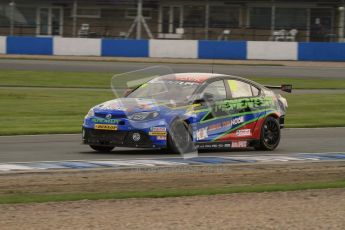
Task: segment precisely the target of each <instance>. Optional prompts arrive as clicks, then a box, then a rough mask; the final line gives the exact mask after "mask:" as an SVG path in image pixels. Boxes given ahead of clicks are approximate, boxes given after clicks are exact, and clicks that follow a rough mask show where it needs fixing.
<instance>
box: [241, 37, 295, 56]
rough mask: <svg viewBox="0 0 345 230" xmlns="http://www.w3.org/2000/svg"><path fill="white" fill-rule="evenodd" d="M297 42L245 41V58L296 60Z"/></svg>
mask: <svg viewBox="0 0 345 230" xmlns="http://www.w3.org/2000/svg"><path fill="white" fill-rule="evenodd" d="M297 46H298V43H297V42H257V41H255V42H247V59H256V60H297V53H298V52H297V50H298V49H297Z"/></svg>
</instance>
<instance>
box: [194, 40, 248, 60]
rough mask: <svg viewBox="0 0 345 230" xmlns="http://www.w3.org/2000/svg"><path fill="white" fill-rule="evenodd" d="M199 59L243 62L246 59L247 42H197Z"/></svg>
mask: <svg viewBox="0 0 345 230" xmlns="http://www.w3.org/2000/svg"><path fill="white" fill-rule="evenodd" d="M199 58H203V59H235V60H245V59H246V58H247V42H245V41H199Z"/></svg>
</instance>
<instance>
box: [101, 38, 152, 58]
mask: <svg viewBox="0 0 345 230" xmlns="http://www.w3.org/2000/svg"><path fill="white" fill-rule="evenodd" d="M101 50H102V52H101V55H102V56H108V57H149V41H148V40H122V39H102V48H101Z"/></svg>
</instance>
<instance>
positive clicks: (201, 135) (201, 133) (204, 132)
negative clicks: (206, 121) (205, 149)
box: [196, 127, 208, 141]
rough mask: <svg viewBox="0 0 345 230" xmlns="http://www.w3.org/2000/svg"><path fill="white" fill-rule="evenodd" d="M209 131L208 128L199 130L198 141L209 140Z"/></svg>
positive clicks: (197, 132) (197, 133)
mask: <svg viewBox="0 0 345 230" xmlns="http://www.w3.org/2000/svg"><path fill="white" fill-rule="evenodd" d="M207 129H208V127H205V128H202V129H199V130H197V131H196V140H198V141H199V140H203V139H206V138H208V134H207Z"/></svg>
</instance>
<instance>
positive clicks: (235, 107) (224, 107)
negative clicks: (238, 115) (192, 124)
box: [213, 97, 276, 113]
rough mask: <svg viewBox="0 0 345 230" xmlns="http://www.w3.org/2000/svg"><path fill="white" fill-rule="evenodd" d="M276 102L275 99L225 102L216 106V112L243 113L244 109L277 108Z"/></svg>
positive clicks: (214, 108) (214, 109)
mask: <svg viewBox="0 0 345 230" xmlns="http://www.w3.org/2000/svg"><path fill="white" fill-rule="evenodd" d="M275 105H276V104H275V102H274V100H273V98H264V99H262V98H258V97H257V98H251V99H237V100H231V101H225V102H218V103H216V104H215V105H214V107H213V111H214V112H219V111H220V112H226V113H228V112H231V111H241V110H243V109H248V108H249V109H252V110H257V109H264V108H269V107H275Z"/></svg>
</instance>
